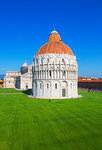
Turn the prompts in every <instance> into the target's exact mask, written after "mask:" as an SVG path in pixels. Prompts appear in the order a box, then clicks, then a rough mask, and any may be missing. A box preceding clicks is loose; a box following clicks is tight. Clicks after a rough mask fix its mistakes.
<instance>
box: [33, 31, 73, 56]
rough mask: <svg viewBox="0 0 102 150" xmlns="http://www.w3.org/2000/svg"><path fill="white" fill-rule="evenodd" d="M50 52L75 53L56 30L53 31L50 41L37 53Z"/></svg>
mask: <svg viewBox="0 0 102 150" xmlns="http://www.w3.org/2000/svg"><path fill="white" fill-rule="evenodd" d="M50 53H54V54H68V55H73V53H72V51H71V49H70V48H69V47H68V46H67V45H66V44H64V43H63V42H62V40H61V37H60V35H59V33H58V32H57V31H55V30H54V31H52V32H51V34H50V35H49V38H48V42H47V43H46V44H44V45H43V46H42V47H41V48H40V49H39V50H38V52H37V54H36V55H41V54H50Z"/></svg>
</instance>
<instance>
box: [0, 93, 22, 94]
mask: <svg viewBox="0 0 102 150" xmlns="http://www.w3.org/2000/svg"><path fill="white" fill-rule="evenodd" d="M0 94H24V93H0Z"/></svg>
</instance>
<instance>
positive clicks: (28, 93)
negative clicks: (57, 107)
mask: <svg viewBox="0 0 102 150" xmlns="http://www.w3.org/2000/svg"><path fill="white" fill-rule="evenodd" d="M23 93H24V94H26V95H32V90H31V89H28V90H26V91H23Z"/></svg>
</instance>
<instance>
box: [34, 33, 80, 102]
mask: <svg viewBox="0 0 102 150" xmlns="http://www.w3.org/2000/svg"><path fill="white" fill-rule="evenodd" d="M32 73H33V79H32V93H33V96H34V97H35V98H41V99H49V98H51V99H65V98H76V97H77V96H78V95H77V81H78V65H77V62H76V56H74V55H73V52H72V50H71V49H70V48H69V47H68V46H67V45H66V44H64V43H63V42H62V40H61V38H60V35H59V33H58V32H57V31H55V30H54V31H52V32H51V34H50V35H49V38H48V42H47V43H46V44H44V45H43V46H42V47H41V48H40V49H39V50H38V52H37V53H36V55H35V56H34V59H33V65H32Z"/></svg>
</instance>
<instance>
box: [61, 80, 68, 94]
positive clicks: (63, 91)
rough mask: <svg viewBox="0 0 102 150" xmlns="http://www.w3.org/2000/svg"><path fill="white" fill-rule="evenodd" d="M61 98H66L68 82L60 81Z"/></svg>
mask: <svg viewBox="0 0 102 150" xmlns="http://www.w3.org/2000/svg"><path fill="white" fill-rule="evenodd" d="M61 93H62V97H67V96H68V82H67V81H62V89H61Z"/></svg>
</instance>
